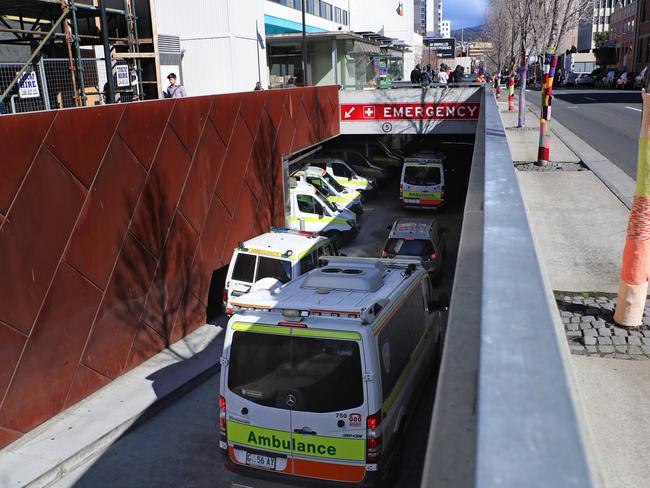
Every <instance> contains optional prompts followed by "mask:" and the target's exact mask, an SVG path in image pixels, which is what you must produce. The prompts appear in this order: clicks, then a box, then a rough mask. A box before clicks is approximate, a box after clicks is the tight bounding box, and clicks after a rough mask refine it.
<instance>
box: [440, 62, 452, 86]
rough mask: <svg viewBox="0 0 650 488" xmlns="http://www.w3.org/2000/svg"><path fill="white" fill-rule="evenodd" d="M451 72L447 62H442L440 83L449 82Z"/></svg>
mask: <svg viewBox="0 0 650 488" xmlns="http://www.w3.org/2000/svg"><path fill="white" fill-rule="evenodd" d="M449 73H451V68H450V67H449V66H447V65H446V64H442V65H441V66H440V73H438V83H439V84H441V85H446V84H447V83H449Z"/></svg>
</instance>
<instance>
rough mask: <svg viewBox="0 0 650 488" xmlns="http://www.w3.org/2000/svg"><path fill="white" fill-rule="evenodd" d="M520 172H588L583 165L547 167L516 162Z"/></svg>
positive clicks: (549, 165) (552, 164) (554, 165)
mask: <svg viewBox="0 0 650 488" xmlns="http://www.w3.org/2000/svg"><path fill="white" fill-rule="evenodd" d="M515 168H516V169H517V170H518V171H536V172H538V173H552V172H555V171H588V170H589V169H588V168H587V167H586V166H585V165H584V164H582V163H550V164H548V165H545V166H537V165H536V164H535V163H527V162H525V161H524V162H515Z"/></svg>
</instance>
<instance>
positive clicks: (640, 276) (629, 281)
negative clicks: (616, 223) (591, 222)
mask: <svg viewBox="0 0 650 488" xmlns="http://www.w3.org/2000/svg"><path fill="white" fill-rule="evenodd" d="M641 97H642V98H643V117H642V119H641V135H640V136H639V157H638V160H637V169H636V190H635V191H634V200H633V203H632V210H631V212H630V218H629V221H628V223H627V238H626V240H625V248H624V250H623V267H622V269H621V282H620V285H619V288H618V303H617V304H616V311H615V312H614V321H615V322H616V323H618V324H620V325H624V326H627V327H635V326H639V325H641V323H642V321H643V309H644V308H645V302H646V296H647V295H648V277H649V275H650V171H648V170H649V168H648V164H649V163H650V94H648V93H647V92H646V90H643V93H642V94H641Z"/></svg>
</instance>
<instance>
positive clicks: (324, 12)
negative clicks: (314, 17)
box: [320, 2, 332, 20]
mask: <svg viewBox="0 0 650 488" xmlns="http://www.w3.org/2000/svg"><path fill="white" fill-rule="evenodd" d="M320 16H321V17H323V18H324V19H328V20H332V6H331V5H330V4H329V3H327V2H321V3H320Z"/></svg>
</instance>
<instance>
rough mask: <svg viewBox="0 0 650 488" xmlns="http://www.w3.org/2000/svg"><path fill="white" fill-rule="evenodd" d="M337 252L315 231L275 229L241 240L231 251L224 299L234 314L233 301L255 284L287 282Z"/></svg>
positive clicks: (227, 311)
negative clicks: (319, 260)
mask: <svg viewBox="0 0 650 488" xmlns="http://www.w3.org/2000/svg"><path fill="white" fill-rule="evenodd" d="M334 253H335V251H334V248H333V246H332V244H331V243H330V241H329V239H327V238H326V237H324V236H320V235H318V234H314V233H312V232H301V231H296V230H290V229H281V228H274V229H271V231H270V232H267V233H266V234H262V235H259V236H257V237H254V238H252V239H249V240H247V241H246V242H243V243H240V244H239V245H238V246H237V247H236V248H235V250H234V251H233V254H232V259H231V260H230V265H229V266H228V274H227V275H226V286H225V288H224V292H223V302H224V306H225V310H226V313H227V314H232V312H233V311H232V307H231V305H230V300H231V299H233V298H237V297H238V296H241V295H243V294H245V293H248V292H249V291H251V287H253V285H254V284H255V283H259V282H260V280H263V279H265V278H273V279H275V280H277V281H278V282H279V283H281V284H284V283H288V282H289V281H291V280H292V279H295V278H297V277H298V276H300V275H301V274H304V273H306V272H307V271H311V270H312V269H314V268H315V267H316V266H318V259H319V258H320V257H322V256H333V255H334Z"/></svg>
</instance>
